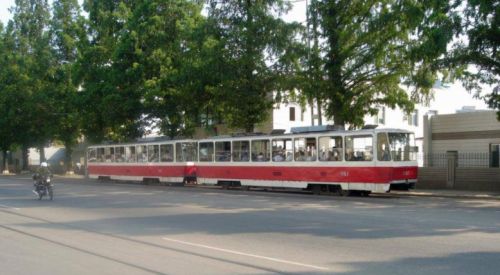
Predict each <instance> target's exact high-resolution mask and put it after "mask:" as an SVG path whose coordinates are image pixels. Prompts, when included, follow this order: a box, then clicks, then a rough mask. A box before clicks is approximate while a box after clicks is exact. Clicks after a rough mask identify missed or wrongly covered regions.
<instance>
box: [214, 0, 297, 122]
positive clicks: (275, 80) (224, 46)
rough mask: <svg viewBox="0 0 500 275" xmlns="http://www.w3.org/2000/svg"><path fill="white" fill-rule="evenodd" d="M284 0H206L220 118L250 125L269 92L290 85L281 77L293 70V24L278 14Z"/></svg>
mask: <svg viewBox="0 0 500 275" xmlns="http://www.w3.org/2000/svg"><path fill="white" fill-rule="evenodd" d="M289 9H290V5H289V3H288V2H287V1H281V0H276V1H250V0H246V1H222V2H221V1H216V0H213V1H212V0H209V1H208V14H209V15H208V17H209V18H208V20H209V21H211V24H212V26H214V27H215V37H216V39H218V40H219V42H220V43H221V45H220V48H219V49H220V52H219V54H220V59H221V60H222V62H221V63H220V66H221V67H219V68H214V69H215V70H214V71H215V72H216V73H219V74H222V75H221V82H220V84H219V85H218V86H216V87H214V90H215V91H216V94H217V96H218V104H219V105H220V109H221V112H222V114H223V116H224V120H225V122H226V123H227V124H228V125H229V126H231V127H234V128H243V129H245V130H246V131H248V132H251V131H253V128H254V125H255V124H256V123H258V122H262V121H263V120H265V119H266V117H267V116H268V114H269V111H270V110H271V108H272V105H273V96H272V95H273V92H276V91H282V90H284V89H286V88H289V86H287V85H286V84H288V83H287V81H285V80H284V79H286V78H288V77H289V75H290V73H291V72H293V70H294V67H293V65H294V63H293V58H291V57H292V56H294V55H293V52H294V51H293V50H294V49H295V47H294V46H295V44H296V42H295V38H296V35H297V31H298V29H299V28H298V26H297V25H296V24H289V23H286V22H284V21H283V20H282V19H280V18H279V17H278V16H279V15H281V14H283V13H286V12H287V11H288V10H289Z"/></svg>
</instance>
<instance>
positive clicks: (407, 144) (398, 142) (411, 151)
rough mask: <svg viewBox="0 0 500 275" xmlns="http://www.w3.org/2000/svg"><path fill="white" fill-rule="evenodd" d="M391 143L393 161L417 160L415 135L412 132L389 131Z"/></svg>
mask: <svg viewBox="0 0 500 275" xmlns="http://www.w3.org/2000/svg"><path fill="white" fill-rule="evenodd" d="M389 145H390V147H391V157H392V160H393V161H414V160H417V149H416V147H415V136H414V135H413V134H410V133H389Z"/></svg>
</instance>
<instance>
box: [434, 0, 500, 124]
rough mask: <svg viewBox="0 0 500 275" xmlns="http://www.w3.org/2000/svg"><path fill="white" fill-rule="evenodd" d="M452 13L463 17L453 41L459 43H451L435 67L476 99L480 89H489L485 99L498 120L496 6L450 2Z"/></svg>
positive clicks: (499, 24)
mask: <svg viewBox="0 0 500 275" xmlns="http://www.w3.org/2000/svg"><path fill="white" fill-rule="evenodd" d="M464 2H465V5H464V4H463V3H464ZM460 9H462V10H463V11H460ZM457 10H458V11H457ZM452 12H455V13H456V12H461V13H463V15H464V16H462V21H461V22H460V28H458V29H457V32H456V37H461V38H462V39H455V40H454V41H451V44H452V45H451V48H452V50H451V51H449V53H448V54H447V55H446V56H445V58H442V59H441V60H440V61H441V62H440V63H439V64H440V65H443V64H444V67H447V68H448V69H449V70H450V71H451V72H452V73H453V76H454V77H456V78H457V79H460V80H462V82H463V83H464V86H465V87H466V88H467V89H468V90H469V91H474V92H475V94H476V95H477V96H480V95H481V90H482V87H481V85H490V86H492V87H493V91H492V93H491V94H488V95H486V96H485V99H486V101H487V102H488V104H489V105H490V107H491V108H494V109H496V110H497V111H498V112H497V118H498V120H500V85H499V83H500V77H499V76H500V51H499V49H498V47H499V44H500V39H499V37H500V4H499V3H498V1H491V0H468V1H463V0H455V1H450V13H452Z"/></svg>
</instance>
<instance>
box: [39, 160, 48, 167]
mask: <svg viewBox="0 0 500 275" xmlns="http://www.w3.org/2000/svg"><path fill="white" fill-rule="evenodd" d="M40 166H41V167H48V166H49V165H48V164H47V163H46V162H45V161H44V162H42V163H40Z"/></svg>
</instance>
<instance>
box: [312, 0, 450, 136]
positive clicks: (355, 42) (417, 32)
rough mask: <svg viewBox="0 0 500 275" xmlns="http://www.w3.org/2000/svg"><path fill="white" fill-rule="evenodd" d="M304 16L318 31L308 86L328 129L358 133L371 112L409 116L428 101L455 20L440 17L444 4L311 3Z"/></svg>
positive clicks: (388, 0)
mask: <svg viewBox="0 0 500 275" xmlns="http://www.w3.org/2000/svg"><path fill="white" fill-rule="evenodd" d="M310 9H311V10H312V11H310V13H311V14H315V15H316V16H317V20H318V25H319V28H320V30H319V41H318V43H319V44H320V46H319V47H318V48H317V49H321V51H320V52H318V53H314V55H313V56H314V57H315V58H318V57H319V58H320V59H321V60H316V61H314V60H313V61H312V62H315V64H317V65H319V66H321V68H320V69H318V68H317V67H316V68H315V70H314V71H313V72H314V73H315V76H314V81H315V83H316V85H317V87H318V88H319V89H320V92H319V95H318V97H319V98H320V99H321V100H322V102H323V103H324V107H325V108H324V109H325V113H326V115H327V117H329V118H333V120H334V123H335V125H339V126H344V125H346V124H350V125H351V126H360V125H362V124H363V122H364V121H363V118H364V116H365V115H366V114H375V113H376V112H377V109H376V107H377V106H378V105H386V106H389V107H391V108H395V107H396V106H398V107H401V108H403V109H404V110H406V111H411V110H412V109H413V105H414V103H415V102H418V101H420V100H422V99H426V98H428V97H429V96H430V93H431V89H432V86H433V85H434V82H435V80H436V79H437V73H438V69H437V68H435V67H433V66H432V64H433V61H434V59H435V58H436V57H439V56H440V55H442V54H443V53H445V52H446V45H447V41H449V39H451V37H452V36H453V33H454V28H456V27H457V25H456V20H457V19H456V16H449V17H448V16H443V15H446V13H447V11H448V10H447V9H448V5H447V4H446V3H441V2H440V1H430V0H429V1H413V0H408V1H393V0H385V1H375V0H371V1H350V0H349V1H348V0H336V1H325V0H324V1H320V0H318V1H314V2H313V3H312V5H311V6H310ZM436 30H437V31H436ZM317 65H316V66H317ZM313 68H314V67H313ZM318 72H323V75H317V73H318ZM403 83H405V84H407V85H411V89H412V90H411V95H408V93H407V91H406V90H405V89H403V88H402V87H401V85H402V84H403Z"/></svg>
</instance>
